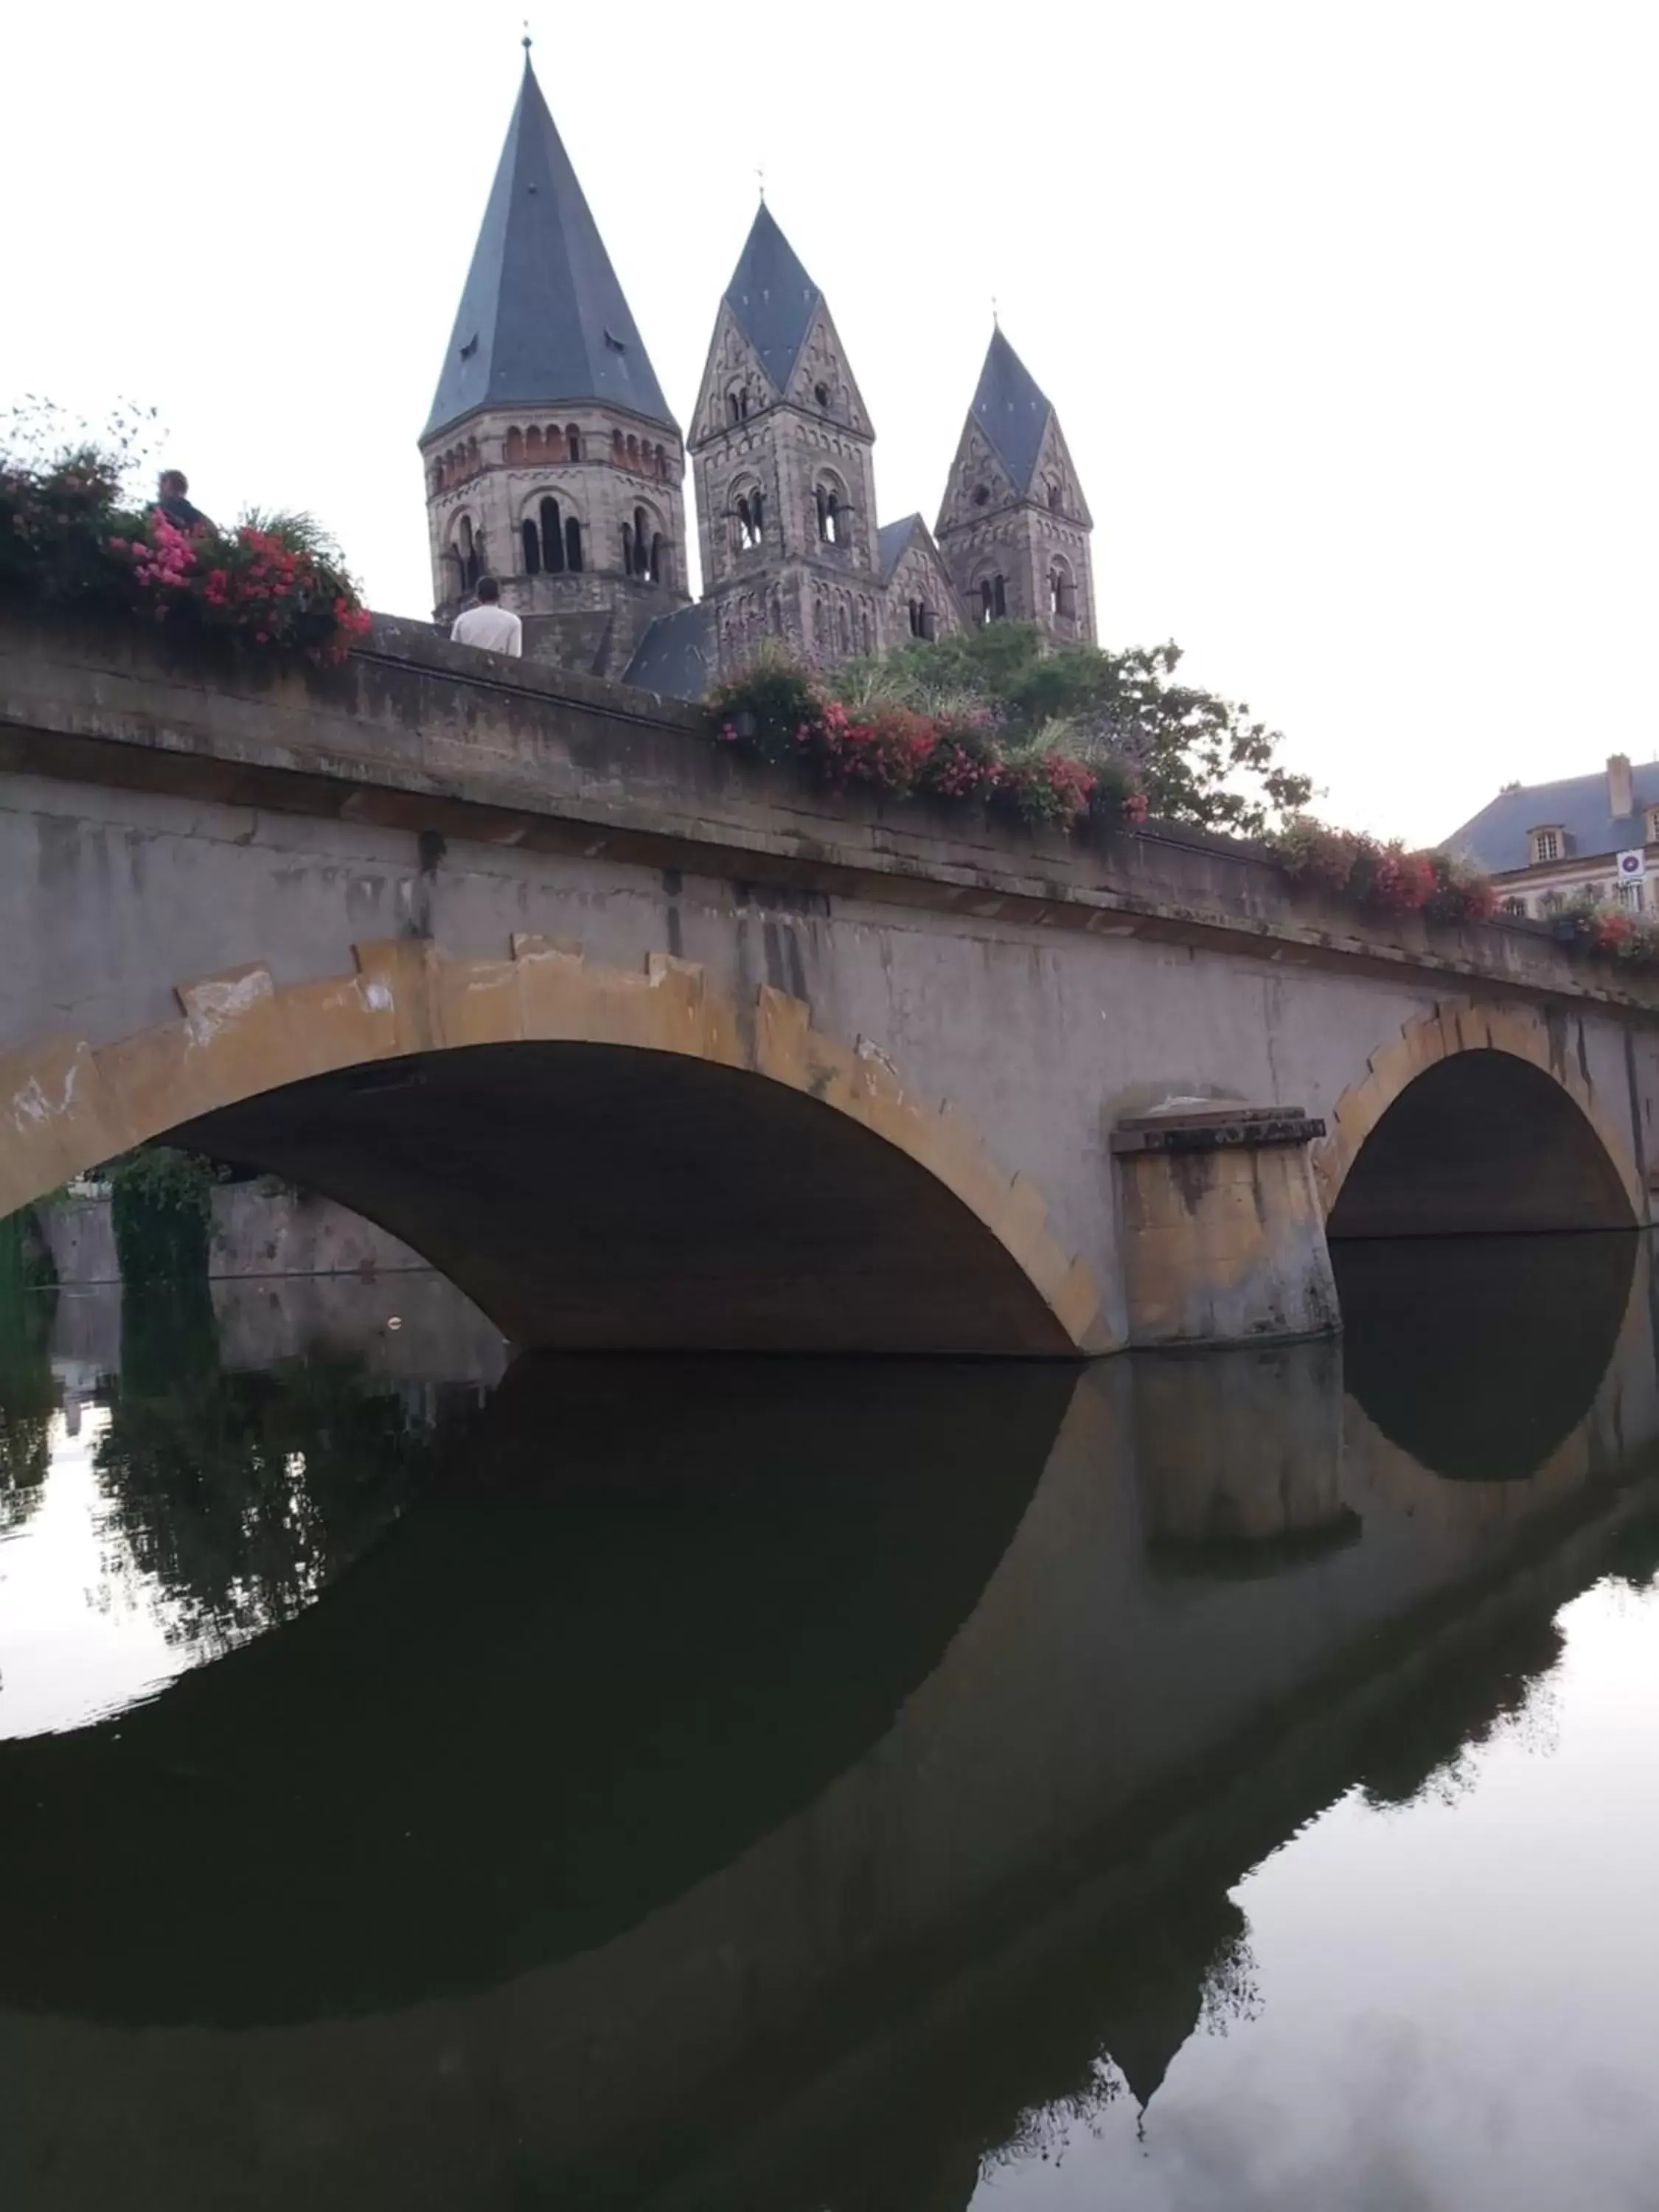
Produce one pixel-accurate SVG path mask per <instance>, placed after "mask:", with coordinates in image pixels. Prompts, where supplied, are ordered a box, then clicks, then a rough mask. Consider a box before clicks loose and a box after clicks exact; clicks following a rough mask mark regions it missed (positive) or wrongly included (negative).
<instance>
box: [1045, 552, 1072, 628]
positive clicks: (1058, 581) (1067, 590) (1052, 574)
mask: <svg viewBox="0 0 1659 2212" xmlns="http://www.w3.org/2000/svg"><path fill="white" fill-rule="evenodd" d="M1048 611H1049V613H1050V614H1051V615H1053V616H1054V618H1055V620H1056V621H1057V622H1074V621H1075V620H1076V619H1077V587H1076V586H1075V585H1074V584H1073V581H1072V572H1071V570H1070V569H1069V568H1067V567H1066V563H1065V562H1063V561H1056V562H1054V566H1053V567H1052V568H1050V569H1049V571H1048Z"/></svg>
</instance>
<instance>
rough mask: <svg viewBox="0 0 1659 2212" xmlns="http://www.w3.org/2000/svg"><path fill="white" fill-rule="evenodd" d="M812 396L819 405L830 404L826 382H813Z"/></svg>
mask: <svg viewBox="0 0 1659 2212" xmlns="http://www.w3.org/2000/svg"><path fill="white" fill-rule="evenodd" d="M812 397H813V398H814V399H816V400H817V403H818V405H819V406H820V407H828V405H829V386H828V385H827V384H815V385H814V386H812Z"/></svg>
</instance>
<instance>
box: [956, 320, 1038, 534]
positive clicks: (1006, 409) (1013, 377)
mask: <svg viewBox="0 0 1659 2212" xmlns="http://www.w3.org/2000/svg"><path fill="white" fill-rule="evenodd" d="M969 411H970V412H971V414H972V416H973V419H974V420H975V422H977V423H978V425H979V427H980V428H981V430H983V431H984V433H985V435H986V436H987V438H988V439H989V440H990V441H991V443H992V445H993V447H994V448H995V450H996V453H997V454H998V456H999V458H1000V460H1001V462H1002V465H1003V466H1004V467H1005V468H1006V470H1007V471H1008V473H1009V475H1010V476H1011V477H1012V478H1013V480H1014V486H1015V489H1017V490H1018V491H1019V492H1020V493H1021V494H1024V493H1025V492H1028V491H1030V488H1031V479H1032V478H1033V477H1035V476H1036V465H1037V459H1038V456H1039V455H1040V454H1041V453H1042V438H1043V433H1044V432H1045V431H1046V430H1047V429H1048V418H1049V416H1051V415H1052V414H1053V413H1054V408H1053V406H1052V405H1051V404H1050V403H1049V401H1048V398H1046V396H1045V395H1044V393H1043V392H1042V390H1041V389H1040V387H1039V386H1038V384H1037V380H1036V378H1035V377H1034V376H1033V375H1032V374H1031V372H1030V369H1029V368H1026V366H1025V364H1024V362H1023V361H1022V360H1021V359H1020V357H1019V356H1018V354H1017V353H1016V352H1015V351H1014V349H1013V348H1012V346H1011V345H1010V344H1009V343H1008V341H1007V339H1006V337H1004V336H1003V335H1002V326H1001V325H1000V324H999V325H997V327H996V329H995V330H994V331H992V333H991V343H990V345H989V347H988V348H987V350H986V355H985V366H984V368H982V369H981V371H980V375H979V390H978V391H977V392H975V394H974V404H973V406H972V408H971V410H969Z"/></svg>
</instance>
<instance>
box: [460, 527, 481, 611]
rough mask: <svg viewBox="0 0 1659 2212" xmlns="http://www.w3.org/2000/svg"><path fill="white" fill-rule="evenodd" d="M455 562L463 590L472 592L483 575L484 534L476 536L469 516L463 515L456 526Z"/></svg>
mask: <svg viewBox="0 0 1659 2212" xmlns="http://www.w3.org/2000/svg"><path fill="white" fill-rule="evenodd" d="M455 562H456V567H457V568H458V569H459V574H460V586H461V589H462V590H463V591H464V592H470V591H471V590H472V588H473V586H475V585H476V584H477V580H478V579H479V577H480V576H481V575H483V532H482V531H480V532H477V533H476V534H475V532H474V531H473V528H472V521H471V516H469V515H465V514H464V515H462V516H461V518H460V520H459V521H458V522H457V523H456V525H455Z"/></svg>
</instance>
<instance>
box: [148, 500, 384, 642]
mask: <svg viewBox="0 0 1659 2212" xmlns="http://www.w3.org/2000/svg"><path fill="white" fill-rule="evenodd" d="M131 520H133V518H129V517H119V518H117V527H116V528H115V529H114V530H113V531H112V532H111V534H110V537H109V539H108V545H109V550H110V551H111V552H112V554H113V555H114V556H115V557H116V558H117V560H118V561H119V562H124V563H125V567H126V572H127V574H128V576H129V577H130V578H131V586H132V591H133V594H134V598H135V600H136V603H137V608H138V611H142V612H144V613H148V614H149V615H150V616H151V617H153V618H154V619H155V621H156V622H161V623H175V624H176V623H193V624H194V625H195V627H196V628H197V629H202V630H206V631H209V632H213V633H216V634H218V635H223V636H229V637H234V638H238V639H240V640H242V641H246V642H247V643H249V644H252V645H257V646H274V647H285V648H288V649H289V650H292V651H298V652H301V653H306V654H307V656H308V657H309V658H310V659H313V660H322V661H338V660H343V659H345V657H346V655H347V653H349V652H350V650H351V648H352V647H353V646H354V645H355V644H356V642H357V641H358V640H359V639H360V638H362V637H365V636H366V635H368V629H369V625H370V619H371V618H370V616H369V613H368V609H367V608H366V607H365V606H364V605H363V604H362V600H361V599H359V598H358V596H357V592H356V586H355V585H354V584H353V583H352V581H351V579H350V578H349V576H348V575H347V574H345V572H344V570H343V568H341V567H340V565H339V562H338V559H337V556H336V555H335V554H334V551H333V549H332V547H331V545H330V544H328V542H327V540H326V539H325V538H324V537H323V536H322V533H321V532H319V530H318V529H317V528H316V526H315V525H314V524H313V523H312V522H311V521H310V520H309V519H308V518H307V517H306V516H304V515H282V514H279V515H260V514H249V515H247V516H246V517H244V519H243V520H242V521H241V522H240V523H239V524H238V525H237V526H236V528H235V529H234V531H232V532H228V533H225V532H219V531H217V530H216V529H214V528H213V527H212V526H211V525H209V526H206V527H205V528H203V529H201V530H196V531H188V532H187V531H183V530H179V529H178V528H177V527H176V526H174V525H173V523H171V522H169V521H168V520H167V516H166V515H165V514H163V513H161V509H160V508H159V507H155V508H153V509H152V510H151V511H150V513H149V514H148V515H146V516H143V517H142V518H138V520H140V522H141V525H142V526H141V528H140V529H138V530H134V529H133V528H131V526H130V524H131ZM123 525H129V526H125V527H124V526H123Z"/></svg>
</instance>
